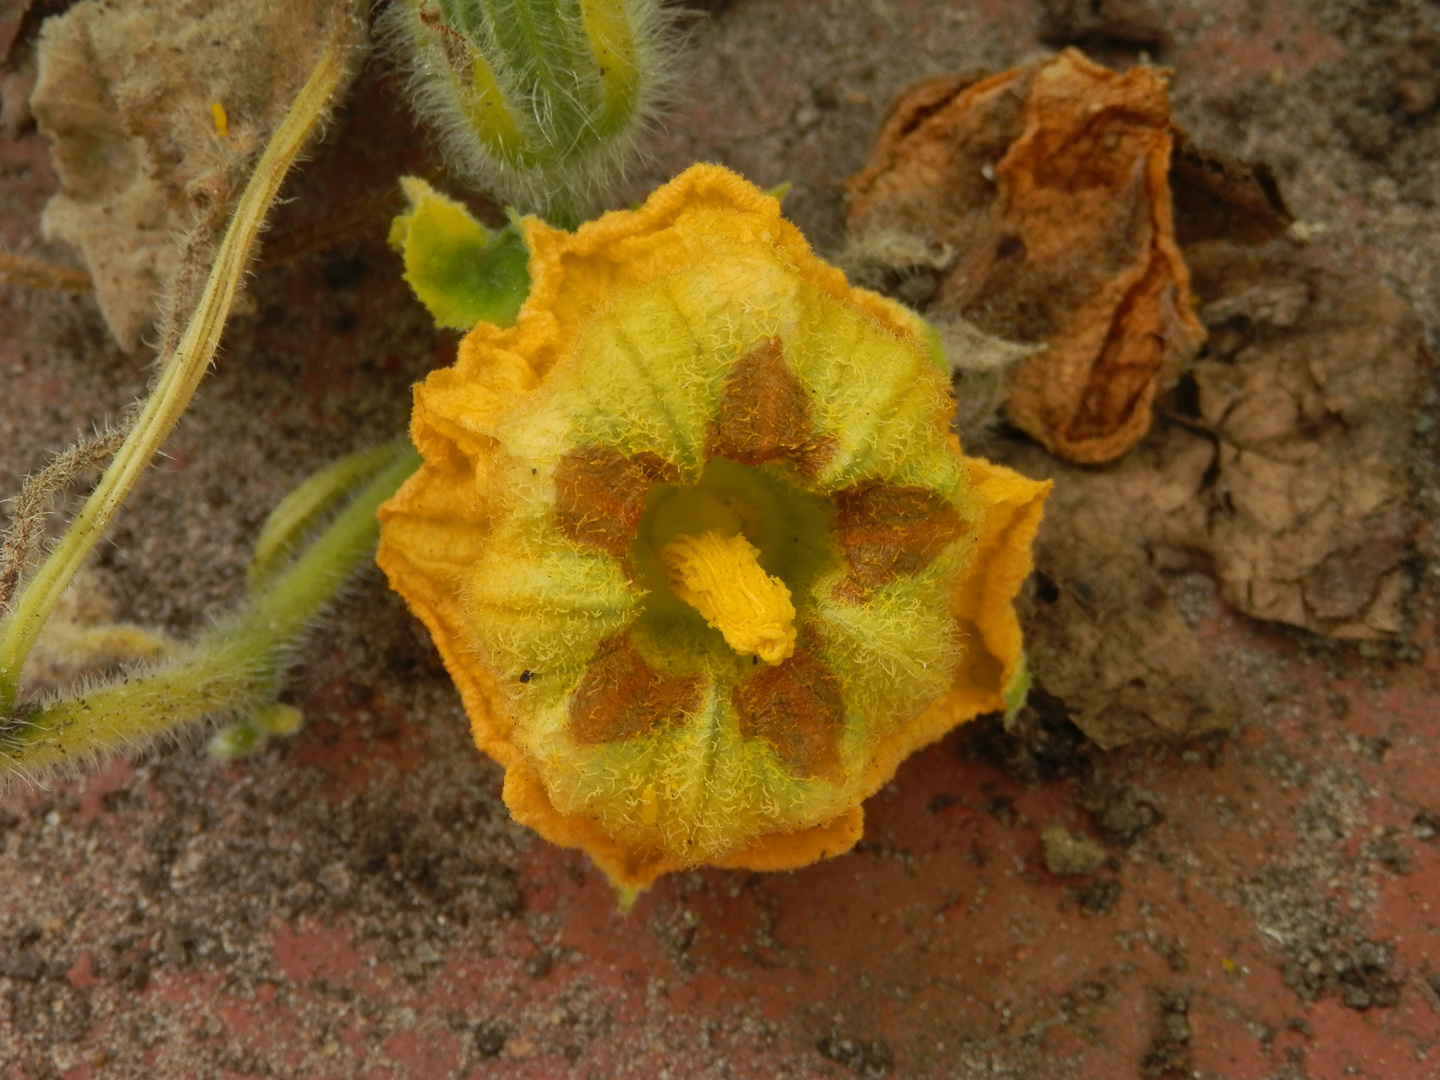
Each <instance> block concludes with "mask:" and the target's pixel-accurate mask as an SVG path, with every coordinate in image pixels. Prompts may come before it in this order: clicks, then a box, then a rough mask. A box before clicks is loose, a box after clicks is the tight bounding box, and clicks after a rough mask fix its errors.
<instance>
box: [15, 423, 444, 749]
mask: <svg viewBox="0 0 1440 1080" xmlns="http://www.w3.org/2000/svg"><path fill="white" fill-rule="evenodd" d="M390 453H391V456H392V460H391V463H390V464H389V465H388V467H386V468H385V469H383V470H381V471H380V472H379V473H378V474H376V475H375V477H374V479H372V480H370V482H369V483H368V484H366V485H365V487H364V488H363V489H362V490H361V491H360V493H359V494H358V495H356V496H355V498H354V499H353V500H352V501H351V502H350V504H349V505H348V506H346V507H345V509H344V510H342V511H341V512H340V513H339V514H338V515H337V516H336V518H335V520H334V521H333V522H332V523H331V524H330V525H329V526H328V527H327V528H326V529H325V530H324V531H323V532H322V533H321V534H320V535H319V536H318V537H317V538H316V540H315V542H314V543H312V544H311V545H310V546H309V547H308V548H306V550H305V551H304V552H303V553H302V554H301V555H300V556H299V557H298V558H297V559H296V560H295V561H294V562H293V563H292V564H291V565H290V567H289V568H288V569H286V570H285V571H284V572H283V573H280V574H279V575H278V576H277V577H276V578H275V579H274V582H273V584H272V585H270V586H269V587H268V588H266V589H265V590H264V591H263V592H261V593H259V594H257V595H255V596H253V597H252V598H251V599H250V600H249V601H248V602H247V603H246V604H245V605H244V606H243V607H242V608H241V609H240V610H239V611H238V612H236V613H235V614H234V615H233V616H231V617H230V618H229V619H227V620H225V621H224V622H222V623H220V625H218V626H217V627H216V628H215V629H214V630H213V631H211V632H210V633H209V634H207V635H206V636H205V637H204V638H202V639H201V640H200V641H199V642H197V643H196V644H195V645H194V646H192V647H191V648H189V649H186V650H184V651H183V652H181V653H179V654H178V655H176V656H174V657H172V658H171V659H169V660H166V661H164V662H162V663H159V664H157V665H155V666H154V667H151V668H148V669H140V670H138V671H131V672H127V673H125V674H123V675H121V676H118V677H117V678H115V679H113V680H111V681H109V682H107V683H104V684H102V685H98V686H95V687H92V688H90V689H89V690H87V691H84V692H82V693H79V694H77V695H75V696H73V697H66V698H61V699H59V700H57V701H53V702H49V703H47V704H43V705H40V706H37V707H34V708H24V709H21V710H20V712H19V714H18V715H16V716H14V717H13V718H11V719H9V720H4V721H0V776H3V775H4V774H6V773H10V774H19V775H24V776H35V775H39V774H43V773H45V772H48V771H50V770H52V769H54V768H56V767H60V766H65V765H69V764H80V763H84V762H86V761H89V760H91V759H93V758H96V757H100V756H104V755H107V754H111V753H114V752H116V751H120V750H125V749H128V748H131V747H136V746H140V745H143V744H145V743H147V742H149V741H151V740H153V739H155V738H156V737H158V736H163V735H166V734H172V733H174V732H176V731H177V730H179V729H181V728H184V727H186V726H189V725H191V724H194V723H197V722H199V721H201V720H203V719H205V718H206V717H208V716H214V715H216V714H241V715H257V714H260V713H262V712H263V711H264V710H265V709H268V708H271V707H273V706H274V700H275V692H276V689H277V684H278V682H279V679H280V676H281V674H282V673H283V671H284V668H285V666H286V664H287V663H288V662H289V660H290V658H291V656H292V655H293V654H294V650H295V648H296V646H297V645H298V644H299V643H300V642H301V641H302V640H303V638H304V635H305V633H306V631H307V630H308V629H309V628H310V627H311V626H312V625H313V624H314V622H315V620H316V619H317V618H318V617H319V616H320V614H321V612H322V611H323V610H324V608H325V607H326V605H328V604H329V603H330V601H331V600H332V599H333V598H334V596H335V593H336V590H338V589H339V588H340V587H341V585H343V584H344V582H345V580H346V579H347V578H348V577H349V576H350V574H351V573H352V572H353V571H354V570H355V568H356V567H357V566H358V565H360V564H361V563H362V562H364V561H365V560H367V559H368V558H370V556H371V554H372V553H373V551H374V547H375V542H376V539H377V537H378V536H379V528H380V527H379V523H378V521H377V520H376V518H375V511H376V509H377V508H378V507H379V505H380V504H381V503H382V502H384V501H385V500H386V499H388V498H389V497H390V496H391V495H392V494H394V492H395V490H396V489H397V488H398V487H399V486H400V484H401V483H403V482H404V480H405V478H406V477H407V476H409V475H410V474H411V473H412V472H414V471H415V469H416V468H418V467H419V464H420V458H419V455H418V454H416V453H415V451H414V450H413V449H411V448H410V446H409V445H408V444H402V445H401V446H398V447H392V448H391V450H390Z"/></svg>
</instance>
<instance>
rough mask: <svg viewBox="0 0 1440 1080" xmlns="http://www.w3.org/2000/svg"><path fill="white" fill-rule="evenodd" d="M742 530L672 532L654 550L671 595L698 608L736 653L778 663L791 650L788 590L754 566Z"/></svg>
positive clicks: (754, 558)
mask: <svg viewBox="0 0 1440 1080" xmlns="http://www.w3.org/2000/svg"><path fill="white" fill-rule="evenodd" d="M759 557H760V551H759V549H758V548H756V547H755V545H753V544H751V543H750V541H748V540H746V539H745V537H744V535H743V534H742V535H736V536H729V537H727V536H722V535H721V534H720V533H718V532H713V531H712V532H702V533H694V534H687V535H684V536H677V537H676V538H675V539H674V540H672V541H670V543H668V544H666V545H665V547H664V550H662V551H661V552H660V559H661V561H662V562H664V563H665V568H666V570H667V571H669V580H670V588H671V589H672V590H674V592H675V595H676V596H678V597H680V599H681V600H684V601H685V602H686V603H687V604H689V605H690V606H691V607H693V608H694V609H695V610H696V611H698V612H700V614H701V615H703V616H704V617H705V621H706V622H708V623H709V624H710V625H711V626H713V627H715V629H717V630H719V631H720V633H721V634H722V635H723V636H724V638H725V644H726V645H729V646H730V648H732V649H734V650H735V651H736V652H737V653H739V654H740V655H741V656H759V657H760V659H761V660H764V661H765V662H766V663H767V664H771V665H774V664H779V663H780V662H781V661H782V660H785V659H786V658H787V657H789V656H790V655H791V654H792V653H794V651H795V605H794V604H792V603H791V602H790V590H789V589H788V588H786V586H785V583H784V582H783V581H781V580H780V579H779V578H776V577H771V576H770V575H769V574H767V573H765V571H764V570H763V569H762V568H761V566H760V561H759Z"/></svg>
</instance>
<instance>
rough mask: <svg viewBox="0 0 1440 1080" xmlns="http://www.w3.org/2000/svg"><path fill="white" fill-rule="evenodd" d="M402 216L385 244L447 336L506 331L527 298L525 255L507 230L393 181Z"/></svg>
mask: <svg viewBox="0 0 1440 1080" xmlns="http://www.w3.org/2000/svg"><path fill="white" fill-rule="evenodd" d="M400 183H401V186H402V187H404V189H405V194H406V196H407V197H408V198H409V199H410V206H411V209H410V211H409V213H406V214H402V215H400V216H399V217H397V218H396V219H395V223H394V225H392V226H391V229H390V246H391V247H393V248H395V249H396V250H397V251H399V252H400V254H401V255H402V256H403V257H404V259H405V280H406V281H407V282H408V283H409V284H410V287H411V288H412V289H414V290H415V295H416V296H417V297H419V298H420V301H421V303H423V304H424V305H425V307H426V308H428V309H429V311H430V314H431V315H432V316H434V318H435V322H436V323H437V324H438V325H440V326H446V327H450V328H451V329H454V330H469V329H470V328H472V327H473V326H474V325H475V324H476V323H480V322H489V323H494V324H495V325H496V326H511V325H513V324H514V322H515V315H516V313H517V312H518V311H519V310H520V305H521V304H523V303H524V302H525V297H526V295H527V294H528V293H529V292H530V271H529V261H530V253H529V252H528V251H526V250H525V242H524V240H522V239H521V237H520V233H519V230H517V229H516V228H515V226H514V225H513V224H512V225H507V226H506V227H505V228H503V229H501V230H500V231H499V232H491V231H490V230H489V229H487V228H485V226H484V225H482V224H480V222H478V221H476V220H475V218H474V217H472V216H471V214H470V212H469V211H468V210H466V209H465V207H463V206H461V205H460V204H459V203H458V202H456V201H455V200H454V199H450V198H447V197H446V196H444V195H441V194H440V193H439V192H438V191H436V190H435V189H434V188H432V187H431V186H430V185H429V184H427V183H425V181H423V180H420V179H418V178H416V177H413V176H407V177H405V178H404V179H403V180H401V181H400Z"/></svg>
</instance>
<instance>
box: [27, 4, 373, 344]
mask: <svg viewBox="0 0 1440 1080" xmlns="http://www.w3.org/2000/svg"><path fill="white" fill-rule="evenodd" d="M354 7H355V5H354V4H352V3H348V2H346V0H258V2H257V0H132V2H130V3H126V4H123V5H116V4H101V3H97V2H95V0H85V2H83V3H79V4H76V5H75V6H74V7H72V8H71V9H70V10H69V11H68V12H66V13H65V14H64V15H63V16H60V17H58V18H54V19H51V20H49V21H47V22H46V24H45V26H44V28H43V30H42V33H41V38H40V47H39V56H40V77H39V83H38V84H37V86H36V88H35V93H34V95H33V96H32V98H31V106H32V108H33V110H34V113H35V116H36V119H37V121H38V123H39V124H40V127H41V130H42V131H43V132H44V133H45V134H46V136H48V137H49V139H50V140H51V143H52V154H53V159H54V162H55V168H56V172H57V174H58V175H59V179H60V188H61V190H60V193H59V194H58V195H56V196H55V197H54V198H53V199H51V201H50V203H49V204H48V205H47V207H46V209H45V215H44V219H43V223H42V224H43V227H44V230H45V232H46V235H47V236H48V237H51V238H55V239H60V240H64V241H65V242H66V243H68V244H70V245H71V246H72V247H74V248H75V249H76V250H77V251H79V252H80V254H81V257H82V258H83V259H84V261H85V264H86V266H87V267H89V269H90V272H91V276H92V278H93V279H94V282H95V291H96V298H97V300H98V301H99V304H100V310H101V312H102V313H103V314H104V316H105V320H106V323H107V324H108V325H109V327H110V330H111V332H112V333H113V334H114V335H115V338H116V340H117V341H118V342H119V343H120V345H121V346H122V347H123V348H125V349H134V348H135V347H136V346H137V345H138V344H139V342H140V339H141V337H142V335H143V334H144V333H145V332H146V331H147V329H148V328H149V327H150V326H151V324H152V323H153V322H154V320H155V318H156V314H157V310H158V303H159V301H160V298H161V297H163V296H165V295H166V294H167V292H168V291H172V285H174V284H175V279H176V276H177V274H179V273H180V272H181V270H182V268H183V267H184V266H185V265H186V263H185V260H186V254H185V248H186V246H187V245H186V244H182V243H181V240H182V238H188V247H189V249H190V251H191V252H192V253H193V252H197V251H199V250H200V249H203V247H204V243H205V241H206V240H207V239H208V237H209V236H210V235H212V234H213V233H214V232H215V231H216V230H218V228H220V227H221V226H223V224H224V222H225V220H226V218H227V217H228V213H229V210H230V207H231V204H232V203H233V201H234V199H235V198H236V197H238V193H239V191H240V189H241V188H242V187H243V184H244V181H245V178H246V176H247V175H248V173H249V171H250V168H251V166H252V165H253V162H254V160H255V158H256V157H257V156H258V154H259V153H260V151H261V150H262V149H263V147H264V145H265V143H266V141H267V140H268V138H269V136H270V134H271V132H272V131H273V130H274V128H275V127H276V125H278V123H279V122H280V119H281V117H282V116H283V115H284V113H285V110H286V108H287V107H288V106H289V103H290V101H291V100H292V99H293V98H294V97H295V95H296V93H297V92H298V90H299V88H300V86H301V85H302V84H303V83H304V81H305V78H306V76H307V75H308V74H309V71H310V69H311V67H312V66H313V64H314V61H315V58H316V56H317V55H318V51H319V49H320V48H321V47H322V45H323V43H324V42H325V41H327V40H329V38H330V37H331V36H332V35H331V31H330V29H329V28H330V27H331V26H333V25H334V22H335V20H346V21H347V23H350V24H351V25H353V26H354V32H353V37H354V39H355V40H356V42H357V44H358V40H359V38H360V36H361V34H362V33H363V27H362V26H361V25H360V24H359V22H358V21H354V20H353V17H352V9H353V8H354ZM217 105H218V106H220V108H221V109H222V110H223V119H222V114H221V113H217V112H216V111H214V110H213V107H214V106H217ZM222 129H223V130H222ZM199 261H200V262H203V259H201V260H199ZM200 271H201V272H199V273H198V274H195V275H191V276H193V277H195V278H196V280H197V281H198V280H203V276H204V275H203V267H201V268H200ZM179 284H180V287H181V288H180V291H181V292H182V293H183V292H184V291H185V285H186V281H185V280H182V281H181V282H180V283H179ZM177 299H180V300H181V301H182V304H181V306H183V297H181V298H177Z"/></svg>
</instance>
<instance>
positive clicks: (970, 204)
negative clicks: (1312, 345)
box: [849, 49, 1204, 464]
mask: <svg viewBox="0 0 1440 1080" xmlns="http://www.w3.org/2000/svg"><path fill="white" fill-rule="evenodd" d="M1173 138H1174V136H1173V132H1172V128H1171V122H1170V102H1169V96H1168V93H1167V90H1166V85H1165V81H1164V79H1163V77H1162V75H1161V73H1159V72H1157V71H1154V70H1152V69H1147V68H1136V69H1133V70H1131V71H1129V72H1127V73H1125V74H1123V75H1122V74H1118V73H1116V72H1114V71H1110V70H1109V69H1107V68H1104V67H1100V66H1099V65H1097V64H1093V63H1091V62H1090V61H1089V60H1087V59H1086V58H1085V57H1084V56H1083V55H1081V54H1080V53H1078V52H1076V51H1075V50H1073V49H1072V50H1066V51H1065V52H1064V53H1062V54H1061V55H1060V56H1059V57H1057V58H1055V59H1053V60H1049V61H1045V62H1042V63H1039V64H1035V65H1031V66H1029V67H1025V68H1018V69H1015V70H1012V71H1008V72H1004V73H1002V74H1000V75H995V76H991V77H988V78H980V79H977V78H976V77H975V76H973V75H972V76H956V77H953V78H950V79H930V80H926V81H924V82H921V83H917V84H915V85H913V86H912V87H910V88H909V89H908V90H907V91H905V92H903V93H902V96H901V98H900V99H899V101H898V102H897V103H896V106H895V108H894V110H893V112H892V115H891V117H890V119H889V120H888V121H887V123H886V125H885V127H884V129H883V130H882V132H881V135H880V138H879V140H878V143H877V145H876V148H875V151H874V153H873V154H872V156H871V161H870V165H869V166H868V167H867V168H866V170H865V171H864V172H862V173H861V174H859V175H858V176H856V177H855V178H854V179H853V180H852V181H851V183H850V191H851V196H852V206H851V214H850V221H849V227H850V231H851V233H852V235H855V236H860V237H863V236H865V235H867V234H874V233H878V232H885V231H893V230H901V231H903V232H907V233H910V234H913V235H916V236H918V237H920V238H921V239H923V240H924V241H925V242H926V243H928V244H932V245H944V246H948V247H949V248H950V249H952V250H953V251H954V252H955V259H954V262H953V263H952V264H951V265H950V267H949V269H948V270H947V271H946V272H945V274H944V276H943V278H942V279H941V280H940V282H939V284H938V287H937V288H936V291H935V293H934V297H933V299H932V301H931V307H930V308H929V309H928V310H927V315H928V316H929V317H930V318H931V319H932V320H933V321H935V322H937V323H940V324H944V323H946V322H951V321H963V322H965V323H967V324H970V325H972V326H974V327H976V328H978V329H979V330H980V331H982V332H984V333H985V334H989V335H993V336H995V337H999V338H1002V339H1006V340H1009V341H1014V342H1023V343H1031V344H1036V345H1040V346H1042V347H1041V348H1039V349H1038V350H1037V351H1036V352H1035V353H1034V354H1033V355H1031V356H1029V357H1027V358H1025V359H1022V360H1020V361H1019V362H1018V363H1017V364H1016V365H1015V367H1014V369H1013V371H1012V373H1011V376H1010V378H1009V380H1008V386H1007V404H1006V411H1007V414H1008V416H1009V418H1010V420H1011V421H1012V422H1013V423H1014V424H1016V425H1017V426H1018V427H1020V428H1022V429H1023V430H1024V431H1026V432H1027V433H1028V434H1030V435H1032V436H1033V437H1035V438H1036V439H1038V440H1039V441H1040V442H1041V443H1043V444H1044V445H1045V446H1046V447H1047V448H1048V449H1050V450H1051V451H1052V452H1054V453H1056V454H1059V455H1060V456H1062V457H1065V458H1068V459H1069V460H1071V461H1077V462H1083V463H1090V464H1093V463H1099V462H1104V461H1109V460H1113V459H1114V458H1117V457H1119V456H1120V455H1121V454H1123V453H1124V452H1125V451H1126V450H1128V449H1129V448H1130V447H1131V446H1133V445H1134V444H1135V443H1136V442H1137V441H1139V439H1140V438H1141V437H1143V436H1144V434H1145V432H1146V431H1147V430H1148V429H1149V426H1150V420H1151V405H1152V402H1153V400H1154V397H1155V393H1156V390H1157V387H1158V386H1159V385H1160V384H1161V383H1163V382H1165V381H1167V380H1173V379H1174V378H1175V377H1176V376H1177V375H1178V374H1179V373H1180V371H1181V370H1182V369H1183V367H1184V365H1185V364H1186V363H1187V362H1188V361H1189V359H1190V358H1191V357H1192V356H1193V355H1194V353H1195V351H1196V349H1197V348H1198V347H1199V344H1200V342H1201V341H1202V340H1203V338H1204V331H1203V329H1202V327H1201V326H1200V323H1199V322H1198V321H1197V319H1196V318H1195V315H1194V313H1193V311H1192V310H1191V301H1190V292H1189V280H1188V275H1187V272H1186V269H1185V265H1184V263H1183V261H1182V260H1181V258H1180V253H1179V250H1178V248H1177V247H1176V244H1175V235H1174V225H1173V221H1172V216H1171V208H1170V191H1169V185H1168V178H1167V174H1168V170H1169V167H1170V153H1171V146H1172V141H1173Z"/></svg>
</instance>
